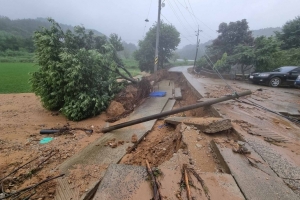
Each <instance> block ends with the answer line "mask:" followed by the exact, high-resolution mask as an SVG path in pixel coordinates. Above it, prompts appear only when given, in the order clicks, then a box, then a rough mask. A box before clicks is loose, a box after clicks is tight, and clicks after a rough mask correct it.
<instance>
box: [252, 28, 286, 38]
mask: <svg viewBox="0 0 300 200" xmlns="http://www.w3.org/2000/svg"><path fill="white" fill-rule="evenodd" d="M275 31H279V32H280V31H281V28H280V27H276V28H263V29H258V30H252V35H253V37H259V36H266V37H270V36H274V35H275V33H274V32H275Z"/></svg>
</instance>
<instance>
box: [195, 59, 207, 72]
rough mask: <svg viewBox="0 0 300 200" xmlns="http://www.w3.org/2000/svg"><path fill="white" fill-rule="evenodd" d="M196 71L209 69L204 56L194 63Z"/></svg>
mask: <svg viewBox="0 0 300 200" xmlns="http://www.w3.org/2000/svg"><path fill="white" fill-rule="evenodd" d="M196 68H197V71H200V70H201V69H202V68H209V65H208V62H207V60H206V58H205V57H204V56H202V57H201V58H200V59H199V60H197V61H196Z"/></svg>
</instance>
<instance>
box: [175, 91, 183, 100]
mask: <svg viewBox="0 0 300 200" xmlns="http://www.w3.org/2000/svg"><path fill="white" fill-rule="evenodd" d="M174 98H175V99H176V100H181V99H182V94H181V88H175V90H174Z"/></svg>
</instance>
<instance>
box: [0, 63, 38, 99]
mask: <svg viewBox="0 0 300 200" xmlns="http://www.w3.org/2000/svg"><path fill="white" fill-rule="evenodd" d="M37 70H38V66H37V65H36V64H34V63H0V75H1V78H0V94H8V93H26V92H31V87H30V84H29V82H28V81H29V78H30V75H29V73H30V72H35V71H37Z"/></svg>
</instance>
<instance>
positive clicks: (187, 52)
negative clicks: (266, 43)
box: [176, 27, 281, 60]
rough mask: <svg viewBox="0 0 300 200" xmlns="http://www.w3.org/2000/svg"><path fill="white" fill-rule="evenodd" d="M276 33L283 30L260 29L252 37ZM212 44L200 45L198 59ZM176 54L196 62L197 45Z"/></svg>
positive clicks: (254, 31) (209, 42)
mask: <svg viewBox="0 0 300 200" xmlns="http://www.w3.org/2000/svg"><path fill="white" fill-rule="evenodd" d="M274 31H279V32H280V31H281V28H280V27H276V28H263V29H258V30H252V35H253V37H259V36H266V37H270V36H274V35H275V33H274ZM211 44H212V40H210V41H208V42H206V43H203V44H200V46H199V52H198V56H197V59H199V58H200V57H201V56H203V55H204V50H205V49H206V46H208V45H211ZM176 52H177V53H178V55H179V58H181V59H189V60H194V59H195V53H196V44H189V45H186V46H184V47H183V48H182V49H178V50H177V51H176Z"/></svg>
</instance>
